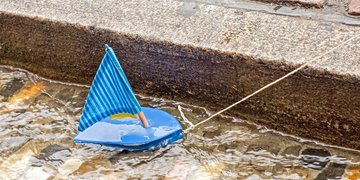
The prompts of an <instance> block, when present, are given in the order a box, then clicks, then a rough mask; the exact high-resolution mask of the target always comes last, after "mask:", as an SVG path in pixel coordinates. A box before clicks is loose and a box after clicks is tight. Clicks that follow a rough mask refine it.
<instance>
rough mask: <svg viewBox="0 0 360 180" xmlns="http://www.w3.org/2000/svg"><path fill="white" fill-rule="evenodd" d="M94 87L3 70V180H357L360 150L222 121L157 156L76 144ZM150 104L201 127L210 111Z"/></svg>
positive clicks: (143, 100) (0, 90)
mask: <svg viewBox="0 0 360 180" xmlns="http://www.w3.org/2000/svg"><path fill="white" fill-rule="evenodd" d="M88 89H89V88H88V87H86V86H80V85H72V84H65V83H60V82H52V81H49V80H45V79H42V78H40V77H38V76H36V75H33V74H31V73H27V72H25V71H22V70H16V69H11V68H5V67H0V140H1V141H0V179H19V178H20V179H21V178H25V179H64V178H70V179H71V178H83V179H85V178H92V179H93V178H103V179H118V178H142V179H150V178H152V179H219V178H224V179H229V178H234V179H246V178H247V179H327V178H330V179H341V178H343V179H346V178H348V179H356V178H360V166H359V165H358V164H359V162H360V153H359V152H356V151H352V150H346V149H340V148H336V147H331V146H328V145H322V144H319V143H316V142H312V141H306V140H302V139H300V138H296V137H291V136H287V135H282V134H281V133H278V132H275V131H271V130H268V129H266V128H264V127H262V126H258V125H255V124H252V123H249V122H247V121H244V120H241V119H237V118H236V117H229V116H221V117H218V118H216V119H214V120H212V121H210V122H208V123H205V124H204V125H202V126H201V127H200V128H198V129H195V130H194V131H192V132H191V133H188V134H186V135H185V139H184V140H182V141H180V142H178V143H176V144H173V145H170V146H168V147H166V148H163V149H158V150H156V151H143V152H130V151H120V150H118V149H114V148H111V147H106V146H100V145H91V144H75V143H74V142H73V140H72V138H73V137H74V134H75V133H76V128H77V123H78V119H79V118H80V115H81V110H82V106H83V105H84V101H85V99H86V96H87V92H88ZM138 99H139V100H140V103H141V104H142V105H144V106H150V107H156V108H160V109H162V110H165V111H167V112H169V113H171V114H173V115H175V116H176V117H177V118H178V119H179V120H181V123H182V125H183V127H187V126H188V124H187V123H185V122H184V121H182V118H181V116H180V113H179V111H178V109H177V107H178V106H179V105H180V106H181V107H182V110H183V112H184V114H185V115H186V117H187V118H188V119H189V120H190V121H192V123H196V122H198V121H200V120H202V119H204V118H205V117H208V116H209V115H210V114H211V112H209V111H208V110H207V109H205V108H202V107H198V106H194V105H190V104H184V103H181V102H175V101H170V100H166V99H162V98H154V97H146V96H141V95H139V96H138Z"/></svg>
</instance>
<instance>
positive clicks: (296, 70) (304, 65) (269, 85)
mask: <svg viewBox="0 0 360 180" xmlns="http://www.w3.org/2000/svg"><path fill="white" fill-rule="evenodd" d="M359 36H360V34H358V35H356V36H353V37H351V38H349V39H348V40H346V41H344V42H342V43H340V44H339V45H337V46H335V47H334V48H332V49H330V50H329V51H326V52H325V53H323V54H321V55H319V56H317V57H315V58H313V59H312V60H310V61H308V62H306V63H305V64H303V65H301V66H300V67H298V68H296V69H294V70H293V71H291V72H289V73H288V74H286V75H284V76H282V77H280V78H279V79H276V80H275V81H273V82H271V83H269V84H267V85H265V86H263V87H262V88H260V89H258V90H257V91H255V92H253V93H251V94H249V95H247V96H246V97H244V98H242V99H241V100H239V101H237V102H235V103H233V104H231V105H230V106H228V107H226V108H224V109H222V110H220V111H218V112H216V113H215V114H213V115H211V116H210V117H208V118H207V119H205V120H202V121H200V122H199V123H197V124H195V125H193V126H190V127H189V128H187V129H186V130H185V131H184V132H188V131H190V130H192V129H194V128H196V127H198V126H200V125H201V124H203V123H206V122H208V121H210V120H211V119H212V118H214V117H216V116H218V115H220V114H221V113H223V112H225V111H227V110H229V109H231V108H232V107H234V106H236V105H238V104H240V103H241V102H243V101H245V100H247V99H249V98H251V97H252V96H254V95H256V94H258V93H259V92H261V91H263V90H265V89H267V88H269V87H271V86H273V85H275V84H276V83H278V82H280V81H281V80H283V79H285V78H287V77H289V76H291V75H293V74H294V73H296V72H298V71H300V70H301V69H303V68H305V67H306V66H307V65H309V64H310V63H313V62H315V61H317V60H319V59H320V58H322V57H324V56H325V55H327V54H329V53H331V52H333V51H334V50H336V49H337V48H339V47H341V46H343V45H344V44H346V43H348V42H350V41H352V40H353V39H355V38H357V37H359Z"/></svg>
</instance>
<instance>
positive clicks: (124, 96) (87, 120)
mask: <svg viewBox="0 0 360 180" xmlns="http://www.w3.org/2000/svg"><path fill="white" fill-rule="evenodd" d="M105 48H106V54H105V56H104V58H103V60H102V62H101V64H100V67H99V69H98V71H97V73H96V75H95V78H94V81H93V83H92V85H91V88H90V92H89V94H88V97H87V99H86V103H85V106H84V109H83V113H82V116H81V118H80V122H79V126H78V130H79V131H84V130H85V129H87V128H88V127H90V126H92V125H93V124H95V123H96V122H98V121H101V120H102V119H104V118H106V117H108V116H111V115H114V114H118V113H129V114H134V115H135V114H138V113H140V112H141V111H142V110H141V106H140V104H139V102H138V101H137V99H136V97H135V95H134V92H133V90H132V88H131V86H130V83H129V81H128V79H127V78H126V76H125V73H124V71H123V69H122V68H121V66H120V64H119V61H118V59H117V58H116V55H115V53H114V51H113V50H112V48H111V47H109V46H108V45H105Z"/></svg>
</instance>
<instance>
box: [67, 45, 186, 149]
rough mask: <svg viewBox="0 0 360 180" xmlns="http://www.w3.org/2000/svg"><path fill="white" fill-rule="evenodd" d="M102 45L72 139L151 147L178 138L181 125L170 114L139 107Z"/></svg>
mask: <svg viewBox="0 0 360 180" xmlns="http://www.w3.org/2000/svg"><path fill="white" fill-rule="evenodd" d="M105 48H106V54H105V56H104V58H103V60H102V62H101V64H100V67H99V69H98V71H97V73H96V75H95V78H94V80H93V83H92V85H91V88H90V91H89V94H88V96H87V99H86V103H85V106H84V109H83V112H82V115H81V118H80V122H79V125H78V133H77V134H76V136H75V138H74V141H75V142H77V143H94V144H102V145H108V146H114V147H118V148H121V149H126V150H153V149H156V148H159V147H164V146H166V145H168V144H171V143H174V142H176V141H177V140H179V139H181V138H182V128H181V125H180V123H179V122H178V120H177V119H176V118H175V117H174V116H172V115H170V114H168V113H167V112H164V111H162V110H158V109H154V108H148V107H141V106H140V104H139V102H138V101H137V99H136V97H135V95H134V92H133V90H132V88H131V86H130V83H129V81H128V80H127V78H126V76H125V73H124V71H123V70H122V68H121V66H120V64H119V61H118V60H117V58H116V55H115V53H114V51H113V49H112V48H111V47H109V46H108V45H105ZM139 119H140V120H139Z"/></svg>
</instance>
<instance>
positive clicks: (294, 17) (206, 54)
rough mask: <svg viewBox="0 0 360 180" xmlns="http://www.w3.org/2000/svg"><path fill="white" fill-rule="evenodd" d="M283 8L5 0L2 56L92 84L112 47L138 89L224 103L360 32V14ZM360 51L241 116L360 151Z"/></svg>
mask: <svg viewBox="0 0 360 180" xmlns="http://www.w3.org/2000/svg"><path fill="white" fill-rule="evenodd" d="M328 3H329V2H328ZM238 5H241V7H239V6H238ZM257 7H261V8H270V9H274V10H273V11H271V12H270V11H265V12H264V11H263V10H258V9H256V8H257ZM277 7H278V6H268V5H263V4H262V5H259V6H258V4H253V2H250V3H248V2H245V1H239V2H238V3H234V2H232V1H226V3H222V4H221V3H220V4H219V3H217V2H211V1H206V0H203V1H200V0H199V1H196V2H195V1H175V0H170V1H169V0H167V1H165V0H159V1H155V0H154V1H142V0H132V1H126V2H119V1H112V0H105V1H104V0H102V1H99V0H94V1H91V2H90V1H81V2H74V1H70V0H62V1H60V0H36V1H28V0H18V1H16V2H15V1H11V0H3V1H1V2H0V12H1V13H0V24H2V26H0V32H1V34H0V64H7V65H13V66H17V67H21V68H25V69H28V70H30V71H32V72H35V73H38V74H40V75H43V76H46V77H49V78H53V79H58V80H63V81H71V82H78V83H90V82H91V80H92V77H93V75H94V73H95V72H96V69H97V67H98V65H99V63H100V60H101V56H102V54H103V44H104V43H109V44H110V45H111V46H113V48H114V49H115V51H116V52H117V53H118V55H119V57H120V60H121V63H122V65H123V66H124V69H125V71H126V73H127V75H128V77H129V80H130V81H131V83H132V84H133V86H134V89H135V90H136V91H137V92H142V93H144V94H151V95H157V96H161V97H168V98H172V99H186V100H189V101H191V102H192V103H197V104H203V105H205V106H210V108H213V109H219V108H220V107H224V106H227V105H229V104H231V103H233V102H235V101H236V100H239V99H240V98H242V97H244V96H245V95H248V94H250V93H252V92H253V91H255V90H257V89H258V88H260V87H262V86H264V85H265V84H267V83H269V82H272V81H273V80H275V79H277V78H279V77H280V76H282V75H284V74H286V73H287V72H289V71H290V70H292V69H294V68H295V67H297V66H299V65H300V64H303V63H305V62H308V61H310V60H311V59H313V58H314V57H316V56H318V55H320V54H322V53H324V52H326V51H328V50H330V49H331V48H333V47H334V46H336V45H338V44H339V43H341V42H343V41H345V40H347V39H349V38H351V37H354V36H355V35H358V34H359V32H360V26H359V24H360V23H359V21H358V19H357V18H354V17H347V16H345V15H338V14H336V15H333V14H332V13H330V12H331V11H326V8H324V10H314V9H311V10H306V11H305V10H301V13H299V14H294V12H295V13H298V12H300V10H294V11H292V10H291V9H290V12H285V10H286V9H287V7H284V8H283V7H280V9H279V8H277ZM325 11H326V12H325ZM278 13H283V14H281V15H279V14H278ZM308 13H313V14H311V16H310V15H309V14H308ZM287 14H288V15H287ZM329 17H330V18H329ZM332 17H335V18H332ZM346 24H351V25H346ZM359 54H360V38H358V39H354V40H353V41H351V42H350V43H348V44H346V45H345V46H343V47H340V48H339V49H337V50H336V51H334V52H332V53H330V54H328V55H326V56H325V57H323V58H321V59H319V61H318V62H316V63H312V64H310V65H309V66H308V68H306V69H304V70H303V71H301V72H300V73H297V74H296V75H294V76H292V77H290V78H288V79H287V80H285V81H283V82H281V83H279V84H278V85H277V86H274V87H273V88H271V89H269V90H267V91H265V92H263V93H261V94H259V95H258V96H257V97H254V98H252V99H250V100H249V101H247V102H245V103H244V104H242V105H240V106H238V107H237V108H235V109H234V110H233V111H232V113H234V114H236V113H237V114H238V115H239V116H240V117H243V118H247V119H251V120H253V121H254V122H257V123H260V124H264V125H266V126H268V127H270V128H274V129H277V130H280V131H284V132H287V133H290V134H296V135H299V136H302V137H305V138H311V139H316V140H320V141H323V142H328V143H332V144H336V145H341V146H347V147H352V148H356V149H360V143H359V142H358V138H360V134H359V133H358V132H359V131H360V94H359V91H360V89H359V88H360V63H359V61H360V60H359ZM309 132H310V133H309ZM328 134H333V135H332V136H328ZM344 137H346V138H344Z"/></svg>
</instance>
